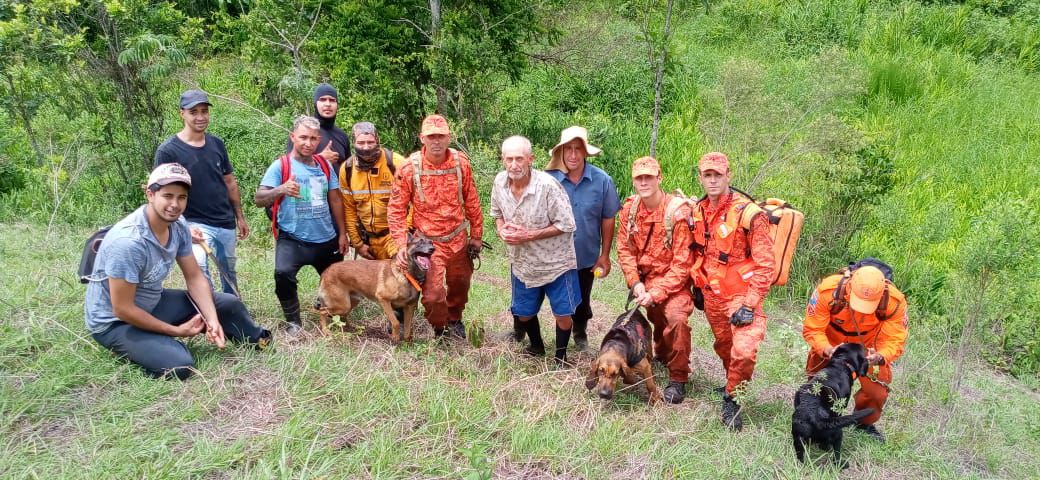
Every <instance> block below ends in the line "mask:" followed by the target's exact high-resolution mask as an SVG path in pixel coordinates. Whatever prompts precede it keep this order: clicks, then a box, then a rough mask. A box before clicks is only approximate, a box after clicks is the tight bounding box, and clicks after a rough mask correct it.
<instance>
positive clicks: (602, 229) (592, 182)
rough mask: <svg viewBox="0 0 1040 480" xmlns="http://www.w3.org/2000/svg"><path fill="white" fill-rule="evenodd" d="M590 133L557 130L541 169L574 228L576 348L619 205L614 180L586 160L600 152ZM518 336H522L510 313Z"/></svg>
mask: <svg viewBox="0 0 1040 480" xmlns="http://www.w3.org/2000/svg"><path fill="white" fill-rule="evenodd" d="M588 137H589V133H588V131H587V130H585V129H584V128H582V127H579V126H573V127H569V128H567V129H565V130H564V131H563V132H561V133H560V143H558V144H556V146H555V147H553V148H552V150H550V151H549V153H550V155H551V160H549V164H548V165H547V166H546V167H545V171H546V173H548V174H549V175H552V177H553V178H555V179H556V180H557V181H558V182H560V184H561V185H563V189H564V191H566V192H567V197H569V198H570V202H571V210H572V211H573V212H574V221H575V223H576V225H577V230H576V231H575V232H574V249H575V253H576V254H577V257H578V284H579V287H580V289H581V304H579V305H578V309H577V310H576V311H575V312H574V317H573V320H574V325H573V330H574V344H575V346H577V347H578V350H585V349H586V348H588V344H589V340H588V334H587V333H586V328H587V326H588V322H589V319H591V318H592V306H591V304H590V298H589V297H590V296H591V293H592V281H593V279H594V278H596V277H597V276H598V277H600V278H602V277H605V276H607V275H608V274H610V248H611V246H612V245H613V242H614V216H615V215H617V212H618V210H620V209H621V202H620V200H619V199H618V193H617V187H615V186H614V180H613V179H612V178H610V175H607V172H604V171H603V170H602V169H600V168H599V167H597V166H595V165H592V164H590V163H588V162H587V161H586V160H587V158H588V157H592V156H596V155H599V154H600V152H601V150H600V149H599V148H597V147H595V146H593V145H590V144H589V141H588ZM513 321H514V324H513V325H514V330H515V331H516V337H517V340H520V339H522V334H521V332H520V330H518V329H517V325H518V323H517V320H516V318H515V317H514V320H513Z"/></svg>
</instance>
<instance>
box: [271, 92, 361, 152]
mask: <svg viewBox="0 0 1040 480" xmlns="http://www.w3.org/2000/svg"><path fill="white" fill-rule="evenodd" d="M338 111H339V92H337V91H336V87H333V86H332V85H329V84H327V83H321V84H318V86H317V87H314V118H317V119H318V124H320V125H321V129H320V130H319V132H320V133H321V141H320V142H319V143H318V150H317V154H318V155H321V158H324V159H325V160H327V161H328V162H329V163H330V164H332V167H333V171H335V172H338V171H339V166H340V164H341V163H342V162H343V161H344V160H346V159H347V157H349V156H350V139H349V138H348V137H347V133H346V132H344V131H343V130H342V129H341V128H339V127H337V126H336V112H338ZM292 148H293V143H292V140H289V141H288V142H287V144H286V147H285V151H286V153H288V152H291V151H292Z"/></svg>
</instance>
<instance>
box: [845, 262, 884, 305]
mask: <svg viewBox="0 0 1040 480" xmlns="http://www.w3.org/2000/svg"><path fill="white" fill-rule="evenodd" d="M849 282H850V287H849V307H851V308H852V310H854V311H857V312H859V313H866V314H870V313H874V311H875V310H877V306H878V303H880V302H881V295H882V294H884V293H885V274H884V273H881V270H878V269H877V268H876V267H870V266H866V267H859V268H857V269H856V271H854V272H852V278H851V279H850V280H849Z"/></svg>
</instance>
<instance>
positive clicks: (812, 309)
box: [805, 290, 820, 315]
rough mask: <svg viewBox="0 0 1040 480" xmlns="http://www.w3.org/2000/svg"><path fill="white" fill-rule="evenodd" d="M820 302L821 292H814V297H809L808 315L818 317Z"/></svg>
mask: <svg viewBox="0 0 1040 480" xmlns="http://www.w3.org/2000/svg"><path fill="white" fill-rule="evenodd" d="M819 300H820V292H819V291H817V290H813V292H812V296H811V297H809V304H808V305H806V306H805V314H806V315H816V302H818V301H819Z"/></svg>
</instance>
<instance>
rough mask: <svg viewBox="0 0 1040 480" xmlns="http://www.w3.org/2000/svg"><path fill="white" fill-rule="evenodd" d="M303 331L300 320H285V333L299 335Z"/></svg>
mask: <svg viewBox="0 0 1040 480" xmlns="http://www.w3.org/2000/svg"><path fill="white" fill-rule="evenodd" d="M301 333H303V324H302V323H300V322H298V321H290V322H285V334H286V335H289V336H291V337H296V336H299V335H300V334H301Z"/></svg>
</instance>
